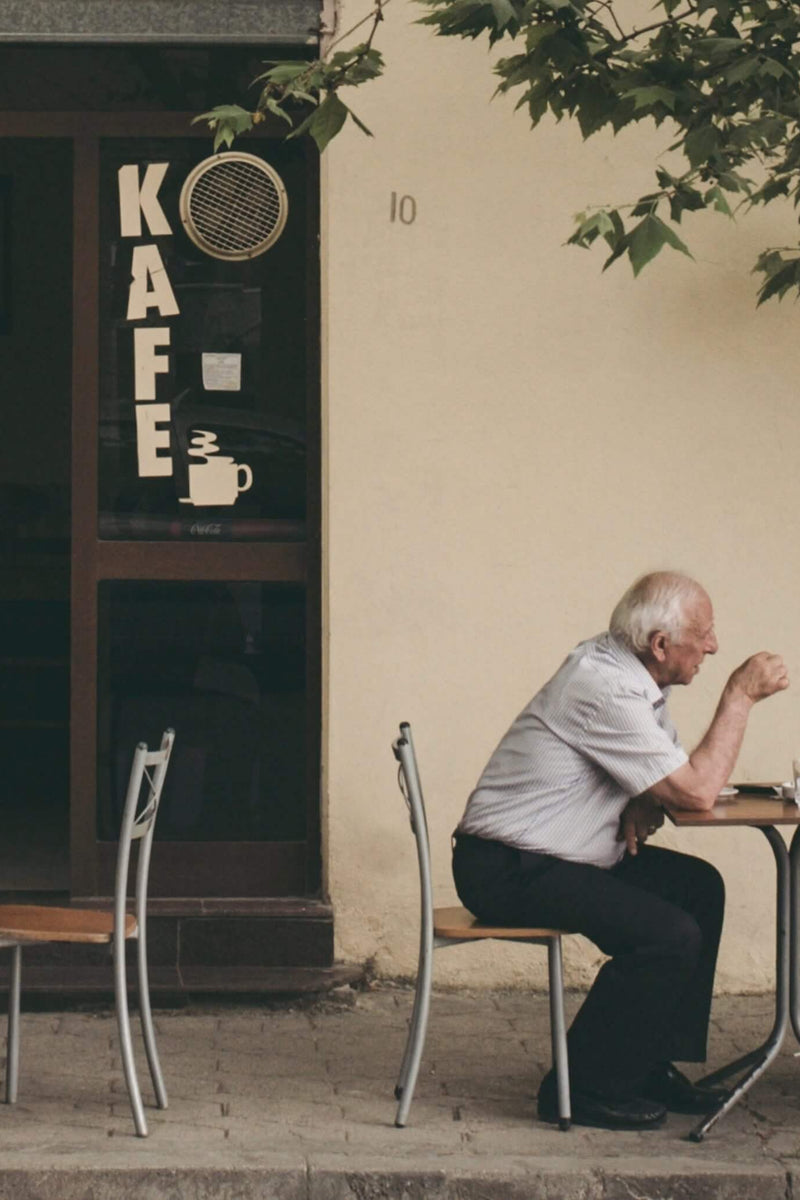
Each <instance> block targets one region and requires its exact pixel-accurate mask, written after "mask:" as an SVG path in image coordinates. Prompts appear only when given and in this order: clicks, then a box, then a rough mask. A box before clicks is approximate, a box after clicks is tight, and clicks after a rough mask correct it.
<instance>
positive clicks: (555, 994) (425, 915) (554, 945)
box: [392, 721, 571, 1129]
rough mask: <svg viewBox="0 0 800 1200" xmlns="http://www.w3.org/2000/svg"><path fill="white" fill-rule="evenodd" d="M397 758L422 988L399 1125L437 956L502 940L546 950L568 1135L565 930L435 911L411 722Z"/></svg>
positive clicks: (398, 1094)
mask: <svg viewBox="0 0 800 1200" xmlns="http://www.w3.org/2000/svg"><path fill="white" fill-rule="evenodd" d="M392 750H393V752H394V756H395V758H396V759H397V761H398V763H399V767H398V782H399V784H400V790H401V792H402V793H403V796H404V798H405V801H406V805H407V807H408V812H409V816H410V819H411V829H412V831H413V833H414V837H415V838H416V843H417V859H418V862H419V877H420V940H419V962H418V967H417V983H416V989H415V992H414V1006H413V1009H412V1012H411V1021H410V1025H409V1031H408V1039H407V1041H406V1047H405V1051H404V1053H403V1060H402V1063H401V1066H400V1074H399V1076H398V1079H397V1086H396V1087H395V1090H394V1094H395V1099H396V1100H398V1101H399V1103H398V1106H397V1115H396V1117H395V1125H397V1126H400V1127H402V1126H404V1125H405V1124H406V1119H407V1117H408V1111H409V1109H410V1107H411V1101H412V1099H413V1096H414V1088H415V1086H416V1082H417V1074H418V1072H419V1065H420V1061H421V1059H422V1051H423V1048H424V1045H425V1034H426V1031H427V1027H428V1014H429V1010H430V997H431V984H432V975H433V951H434V950H439V949H444V948H445V947H447V946H460V945H463V944H464V943H466V942H479V941H485V940H486V939H487V938H498V939H501V940H503V941H507V942H529V943H532V944H534V945H544V946H547V958H548V976H549V989H550V1040H551V1046H552V1055H553V1063H554V1066H555V1072H556V1084H557V1092H558V1115H559V1121H558V1124H559V1128H560V1129H569V1127H570V1123H571V1112H570V1100H569V1067H568V1061H567V1036H566V1023H565V1020H564V986H563V979H562V967H561V930H558V929H538V928H517V927H513V928H512V927H508V928H507V927H506V926H490V925H482V924H481V922H480V921H477V920H476V919H475V917H474V916H473V915H472V913H470V912H468V911H467V909H466V908H462V907H453V908H436V909H434V907H433V889H432V884H431V857H430V845H429V842H428V824H427V820H426V817H425V801H424V798H423V794H422V786H421V784H420V778H419V770H418V768H417V760H416V755H415V753H414V743H413V740H412V737H411V727H410V725H409V724H408V723H407V722H405V721H404V722H403V723H402V724H401V725H400V737H399V738H397V739H396V741H394V742H393V743H392Z"/></svg>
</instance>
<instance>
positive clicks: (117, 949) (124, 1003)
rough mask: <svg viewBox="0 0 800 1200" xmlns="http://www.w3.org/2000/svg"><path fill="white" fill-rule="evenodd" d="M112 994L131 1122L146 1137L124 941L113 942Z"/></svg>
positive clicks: (137, 1131)
mask: <svg viewBox="0 0 800 1200" xmlns="http://www.w3.org/2000/svg"><path fill="white" fill-rule="evenodd" d="M114 996H115V1000H116V1009H117V1028H118V1030H119V1048H120V1057H121V1058H122V1069H123V1072H124V1074H125V1084H126V1086H127V1088H128V1096H129V1098H130V1102H131V1112H132V1113H133V1123H134V1126H135V1127H136V1136H137V1137H147V1121H146V1120H145V1116H144V1106H143V1105H142V1093H141V1091H140V1090H139V1080H138V1078H137V1075H136V1063H135V1062H134V1058H133V1040H132V1038H131V1018H130V1012H129V1010H128V983H127V978H126V973H125V943H124V941H123V942H122V943H121V944H119V945H118V944H117V943H116V942H115V944H114Z"/></svg>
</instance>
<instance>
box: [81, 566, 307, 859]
mask: <svg viewBox="0 0 800 1200" xmlns="http://www.w3.org/2000/svg"><path fill="white" fill-rule="evenodd" d="M305 607H306V606H305V595H304V589H303V588H302V587H301V586H299V585H291V584H265V583H256V582H247V581H246V582H241V581H236V582H217V581H214V582H192V583H176V582H165V581H152V580H148V581H143V580H136V581H134V580H108V581H104V582H102V583H101V584H100V589H99V680H98V684H99V688H98V717H99V728H98V768H99V770H98V790H99V803H98V816H97V819H98V829H97V836H98V838H99V839H100V840H101V841H102V840H111V839H113V838H115V837H116V831H117V829H118V828H119V822H120V817H121V812H122V805H123V803H124V800H125V785H126V782H127V775H128V771H129V769H130V754H131V747H132V746H133V745H135V744H136V742H138V741H146V742H147V743H148V744H157V743H158V741H159V738H160V737H161V733H162V731H163V730H164V729H165V728H167V727H171V728H173V729H175V731H176V735H177V736H176V740H175V749H174V751H173V755H172V761H171V764H170V771H169V777H168V779H167V783H166V786H165V790H164V795H163V798H162V807H161V811H160V814H159V824H158V830H157V837H158V839H159V840H161V841H190V842H203V841H242V842H243V841H292V840H301V839H302V838H304V837H305V834H306V828H305V822H306V805H305V792H306V787H307V780H306V761H307V744H306V738H307V736H308V735H309V732H310V731H309V730H308V729H307V724H306V721H307V705H306V698H305V660H306V644H305V643H306V634H305V630H306V611H305Z"/></svg>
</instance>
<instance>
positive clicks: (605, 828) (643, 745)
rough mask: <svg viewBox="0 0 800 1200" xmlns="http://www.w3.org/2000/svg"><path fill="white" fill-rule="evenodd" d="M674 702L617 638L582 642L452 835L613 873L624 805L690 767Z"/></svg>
mask: <svg viewBox="0 0 800 1200" xmlns="http://www.w3.org/2000/svg"><path fill="white" fill-rule="evenodd" d="M668 695H669V688H664V689H662V688H660V687H659V686H658V684H657V683H656V682H655V680H654V679H653V677H652V675H651V674H650V672H649V671H648V670H647V668H646V667H645V666H644V664H643V663H642V662H640V660H639V659H638V658H637V657H636V656H635V655H634V654H633V653H632V652H631V651H630V650H629V649H628V648H627V647H626V646H625V645H624V644H623V643H622V642H620V641H619V640H618V639H617V638H615V637H613V636H612V635H611V634H609V633H603V634H600V635H599V636H598V637H595V638H591V639H590V640H589V641H586V642H581V644H580V645H579V646H577V647H576V648H575V650H573V651H572V653H571V654H570V655H569V656H568V657H567V659H566V660H565V661H564V663H563V664H562V665H561V667H560V668H559V669H558V671H557V672H556V674H555V675H554V676H553V678H552V679H551V680H550V681H549V682H548V683H546V684H545V686H544V687H543V688H542V690H541V691H540V692H538V693H537V694H536V695H535V696H534V698H533V700H531V702H530V704H528V705H527V706H526V707H525V708H524V709H523V710H522V712H521V713H520V714H519V716H518V717H517V718H516V720H515V721H514V723H513V724H512V726H511V728H510V729H509V730H508V732H507V733H506V735H505V736H504V737H503V739H502V740H501V742H500V744H499V746H498V747H497V749H496V750H495V752H494V754H493V755H492V757H491V759H490V760H489V763H488V764H487V766H486V769H485V770H484V772H483V774H482V775H481V777H480V779H479V781H478V785H477V787H476V788H475V790H474V791H473V792H472V794H471V795H470V797H469V800H468V802H467V807H466V811H465V813H464V816H463V817H462V819H461V822H460V823H459V826H458V829H457V831H456V832H457V833H470V834H475V835H477V836H478V837H485V838H490V839H492V840H495V841H500V842H505V843H506V844H507V845H509V846H515V847H517V848H518V849H520V850H534V851H538V852H540V853H544V854H553V855H555V856H557V857H558V858H564V859H569V860H570V861H573V862H585V863H593V864H594V865H596V866H598V867H612V866H614V865H615V863H617V862H618V861H619V860H620V858H621V857H622V855H623V854H624V852H625V846H624V843H623V842H620V841H618V840H617V832H618V829H619V818H620V816H621V814H622V810H623V809H624V808H625V805H626V804H627V803H628V801H629V800H630V798H631V797H632V796H638V795H639V794H640V793H641V792H645V791H647V789H648V788H650V787H652V786H653V784H655V783H657V782H658V781H659V780H660V779H663V778H664V777H665V776H666V775H670V774H671V773H672V772H673V771H675V770H677V769H678V767H680V766H682V765H683V764H684V763H685V762H686V761H687V757H688V756H687V754H686V752H685V750H684V749H683V748H682V746H681V745H680V743H679V741H678V735H677V733H676V731H675V727H674V726H673V724H672V721H671V720H670V717H669V714H668V712H667V698H668Z"/></svg>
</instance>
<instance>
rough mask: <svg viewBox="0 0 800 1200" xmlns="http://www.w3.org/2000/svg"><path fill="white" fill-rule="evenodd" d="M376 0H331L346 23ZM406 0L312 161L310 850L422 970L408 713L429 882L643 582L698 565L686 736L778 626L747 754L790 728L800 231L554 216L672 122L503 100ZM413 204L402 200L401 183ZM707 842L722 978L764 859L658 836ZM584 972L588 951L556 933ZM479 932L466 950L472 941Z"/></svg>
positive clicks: (461, 964) (462, 973)
mask: <svg viewBox="0 0 800 1200" xmlns="http://www.w3.org/2000/svg"><path fill="white" fill-rule="evenodd" d="M366 10H367V5H366V4H365V5H363V6H362V5H360V3H359V2H358V0H348V3H347V4H346V6H345V9H344V11H343V13H342V14H341V25H340V27H341V28H347V27H348V26H349V25H350V24H352V23H354V21H355V20H357V19H358V18H359V17H360V16H361V15H363V13H364V12H365V11H366ZM420 11H421V9H420V8H419V6H417V5H414V4H411V3H408V2H407V0H393V3H392V4H390V5H389V7H388V8H387V10H386V22H385V25H384V26H383V28H382V29H381V30H380V32H379V35H378V44H379V45H380V48H381V49H382V51H383V53H384V55H385V57H386V59H387V61H388V70H387V75H386V77H385V79H384V80H381V81H379V82H378V83H376V84H374V85H372V86H370V87H369V88H365V89H363V94H359V93H358V92H354V93H352V95H351V96H350V99H352V102H353V103H354V105H355V106H356V108H357V111H358V113H359V115H360V116H361V117H362V119H363V120H364V121H366V123H367V124H368V125H369V126H370V127H371V128H372V129H373V131H374V133H375V138H374V139H368V138H365V137H364V136H363V135H362V134H360V133H359V132H358V131H357V130H356V129H355V127H350V128H348V129H347V130H345V132H344V133H343V134H342V135H341V137H340V138H339V139H338V140H337V141H336V142H335V143H334V144H333V145H332V147H331V148H330V150H329V151H328V152H327V154H326V156H325V163H324V181H323V188H324V206H325V221H326V231H325V238H324V246H323V255H324V262H325V276H326V284H325V287H326V296H325V305H324V307H325V311H326V315H327V329H326V349H325V373H326V400H325V413H324V424H325V431H326V434H325V437H326V481H325V494H326V509H327V528H326V562H327V580H326V587H327V599H326V604H327V613H326V623H327V638H328V659H327V690H326V705H327V727H326V744H325V786H326V810H325V830H326V846H325V857H326V862H327V872H328V886H329V889H330V893H331V896H332V899H333V902H334V905H335V912H336V923H337V939H338V945H337V953H338V955H339V956H340V957H342V958H345V959H348V960H363V959H366V958H374V960H375V964H376V968H377V970H378V971H379V972H380V973H382V974H387V975H397V974H408V973H409V972H410V971H411V970H412V968H413V962H414V956H415V952H416V939H417V908H416V905H417V899H416V874H415V871H416V868H415V860H414V851H413V843H412V839H411V835H410V833H409V830H408V825H407V822H406V819H405V815H404V810H403V808H402V802H401V800H400V797H399V793H398V792H397V789H396V786H395V782H394V769H393V763H392V761H391V757H390V750H389V743H390V740H391V738H392V737H393V736H394V734H395V731H396V725H397V722H398V721H400V720H401V719H406V720H409V721H411V722H412V724H413V726H414V729H415V736H416V742H417V748H418V752H419V756H420V760H421V769H422V772H423V782H424V784H425V786H426V794H427V801H428V808H429V820H430V825H431V835H432V841H433V853H434V860H435V895H436V901H437V902H438V903H443V902H446V901H447V900H449V899H450V898H451V897H453V895H454V893H453V891H452V885H451V881H450V871H449V834H450V832H451V830H452V828H453V826H454V825H455V823H456V821H457V820H458V818H459V816H460V814H461V811H462V808H463V805H464V801H465V799H466V796H467V793H468V791H469V789H470V788H471V787H472V785H473V784H474V782H475V780H476V777H477V775H478V773H479V771H480V769H481V768H482V766H483V764H484V762H485V760H486V758H487V757H488V754H489V753H490V751H491V750H492V749H493V747H494V745H495V743H496V741H497V740H498V738H499V737H500V735H501V734H502V733H503V732H504V730H505V728H506V727H507V726H508V724H509V723H510V721H511V719H512V718H513V717H514V715H515V714H516V713H517V711H518V710H519V709H520V708H521V707H522V705H523V704H524V703H526V701H527V700H528V699H529V697H530V696H531V695H532V694H533V692H534V691H535V690H536V689H537V688H538V687H539V686H540V685H541V684H542V683H543V682H544V680H545V679H546V678H547V677H548V675H549V674H550V673H551V672H552V671H553V670H554V668H555V667H556V666H557V665H558V663H559V662H560V661H561V659H562V658H563V656H564V654H565V653H566V651H567V650H568V649H569V648H570V647H571V646H572V645H573V644H574V643H575V642H577V641H578V640H580V639H581V638H582V637H585V636H589V635H591V634H594V633H596V632H598V631H600V630H601V629H603V628H605V627H606V623H607V619H608V614H609V612H610V610H611V607H612V606H613V603H614V602H615V600H616V599H617V597H618V595H619V594H620V593H621V592H622V591H623V590H624V588H625V587H626V586H627V585H628V583H629V582H631V580H632V579H633V578H634V577H635V576H636V575H637V574H639V573H641V572H643V571H645V570H647V569H650V568H653V567H659V566H675V567H678V568H682V569H684V570H686V571H689V572H690V573H693V574H695V575H697V576H698V577H699V578H700V579H701V580H702V581H703V582H704V584H705V585H706V586H707V587H708V589H709V591H710V592H711V594H712V598H713V599H714V601H715V605H716V609H717V625H718V634H719V640H720V653H719V655H718V656H717V658H716V660H709V662H708V663H707V664H706V666H705V667H704V669H703V672H702V674H701V676H700V678H699V679H698V680H697V681H696V682H695V683H694V684H693V685H692V687H691V689H681V690H680V694H676V695H675V697H674V700H673V704H672V711H673V716H674V718H675V719H676V723H677V724H678V727H679V729H680V731H681V733H682V736H683V739H684V741H685V742H686V743H687V744H690V743H693V742H694V741H695V740H696V739H697V738H698V737H699V735H700V734H701V733H702V731H703V728H704V726H705V724H706V722H707V721H708V720H709V719H710V716H711V713H712V710H713V707H714V705H715V702H716V698H717V696H718V693H719V690H720V688H721V686H722V684H723V682H724V680H725V678H726V677H727V674H728V673H729V672H730V670H731V669H732V668H733V667H734V666H735V665H736V664H737V663H738V662H739V661H740V660H741V659H743V658H744V657H745V656H746V655H747V654H749V653H751V652H753V651H755V650H758V649H763V648H769V649H775V650H778V651H780V652H782V653H783V654H784V656H785V657H786V659H787V662H788V664H789V669H790V672H793V673H794V675H795V677H796V683H795V687H794V689H793V690H790V691H789V692H787V693H784V694H783V695H782V696H779V697H777V698H775V699H773V700H771V701H767V702H766V703H764V704H762V705H760V706H758V707H757V708H756V710H755V711H754V713H753V716H752V718H751V722H750V729H749V732H748V735H747V739H746V743H745V747H744V749H743V752H742V755H741V758H740V761H739V765H738V768H737V775H738V777H740V778H750V779H757V778H764V777H766V778H786V776H787V775H788V774H789V772H790V770H791V759H792V756H793V753H794V752H795V751H800V623H798V620H797V615H796V609H797V601H796V595H797V590H798V584H800V546H798V543H797V538H796V534H795V527H796V514H797V511H798V501H800V469H798V457H797V453H796V450H797V447H798V445H799V444H800V421H799V420H798V397H797V387H796V377H797V359H798V350H797V346H798V320H800V317H798V309H797V307H796V306H795V305H793V304H792V303H791V301H789V302H784V304H783V305H778V304H777V303H774V302H771V303H770V304H768V305H767V306H765V307H762V308H761V309H758V310H756V307H755V283H756V281H755V277H753V276H751V275H750V274H749V272H750V268H751V267H752V265H753V262H754V260H755V257H756V254H757V253H758V251H759V250H760V249H762V248H764V247H765V246H766V245H768V244H784V243H785V242H786V241H787V239H789V240H790V241H791V240H792V239H795V240H796V221H795V218H794V215H793V213H792V211H791V209H790V207H789V206H788V205H786V206H785V207H783V208H781V207H780V206H774V211H769V210H768V211H767V213H766V214H756V215H754V216H749V217H746V218H743V219H742V220H741V221H740V222H739V224H738V225H733V224H732V223H729V222H727V221H726V220H725V219H724V218H723V217H717V216H707V215H706V214H701V215H700V216H699V217H696V218H695V219H692V217H691V216H689V217H687V218H686V221H685V226H684V231H685V234H686V236H687V237H688V238H689V240H690V242H691V245H692V247H693V249H694V251H695V253H696V257H697V260H698V261H697V262H696V263H692V262H690V261H689V260H688V259H686V258H684V257H683V256H682V255H678V254H675V253H673V252H672V251H669V250H667V251H664V252H663V253H662V255H661V256H660V258H659V259H658V260H657V261H656V262H655V263H654V264H652V265H651V266H650V267H649V268H648V269H647V270H646V271H645V273H644V275H643V276H642V277H641V278H640V279H639V280H636V281H634V279H633V277H632V273H631V271H630V267H629V266H628V264H627V263H624V264H617V265H616V266H615V267H614V268H613V269H611V270H610V271H609V272H607V273H606V274H605V275H602V274H601V270H600V268H601V264H602V254H601V252H600V251H599V250H598V251H597V252H596V253H588V252H585V251H580V250H578V249H576V248H574V247H566V246H564V245H563V244H562V243H563V242H564V241H565V240H566V238H567V237H568V236H569V233H570V232H571V228H572V222H571V218H572V215H573V214H574V213H575V212H576V211H578V210H580V209H582V208H583V207H585V206H586V205H587V204H589V203H592V202H604V201H610V202H621V201H624V200H625V199H627V198H631V197H635V196H636V195H638V194H640V193H641V192H643V191H645V190H648V189H649V187H650V185H651V180H652V171H651V169H650V166H649V163H650V159H651V157H653V156H654V155H655V154H657V153H659V152H660V151H661V150H662V149H663V148H664V147H665V146H666V145H667V144H668V143H669V140H670V138H669V132H668V131H666V130H664V129H662V130H661V131H655V130H654V129H652V128H651V127H644V126H642V127H641V128H639V129H637V130H634V131H632V132H629V133H627V134H625V135H620V136H619V137H618V138H617V139H612V138H610V137H597V138H595V139H593V140H592V141H590V142H588V143H587V144H586V145H583V144H582V143H581V141H580V137H579V134H578V131H577V129H576V128H572V127H570V126H569V125H568V124H566V123H565V124H564V125H562V126H556V125H555V124H553V123H547V124H545V125H544V126H543V127H540V128H539V130H537V131H536V132H535V133H532V132H531V131H530V129H529V126H528V121H527V118H526V116H525V115H524V114H523V113H521V112H520V113H517V114H516V115H515V114H514V113H513V102H511V101H510V100H509V99H508V98H505V99H504V98H497V99H495V100H494V101H491V102H490V97H491V95H492V91H493V87H494V84H493V79H492V76H491V73H490V62H489V58H488V56H487V53H486V50H485V48H484V47H483V46H481V45H475V44H472V43H461V42H456V41H454V40H446V39H436V38H435V37H434V36H433V34H432V33H431V32H430V31H429V30H427V29H425V28H424V27H419V26H416V25H414V24H413V23H412V22H413V20H414V18H415V17H417V16H418V15H419V13H420ZM392 192H396V193H397V194H398V195H403V194H409V195H413V196H414V197H415V199H416V202H417V218H416V221H415V222H414V223H413V224H411V225H404V224H401V223H399V222H395V223H392V222H390V219H389V218H390V196H391V193H392ZM659 840H660V841H661V842H662V843H664V844H669V845H674V846H678V847H680V848H681V849H685V850H689V851H694V852H697V853H700V854H703V855H706V856H708V857H709V858H711V859H713V861H714V862H715V863H716V864H717V865H718V866H719V867H720V868H721V870H722V871H723V873H724V875H725V878H726V881H727V883H728V888H729V897H730V899H729V911H728V918H727V926H726V933H725V936H724V942H723V947H722V957H721V964H720V969H719V974H718V984H719V986H720V988H721V989H723V990H733V991H736V990H750V989H760V988H762V987H763V986H765V985H766V984H767V982H768V980H769V979H770V974H771V970H772V954H773V936H772V930H773V928H774V927H773V915H772V914H773V904H774V895H773V893H774V870H773V866H772V855H771V851H770V849H769V846H768V845H767V842H766V840H765V839H764V838H763V837H762V836H761V835H760V834H758V833H757V832H755V831H748V830H744V831H738V832H727V833H718V834H700V833H698V834H695V835H691V834H689V833H686V832H681V833H680V834H676V833H675V832H674V831H665V832H663V833H662V834H660V835H659ZM567 954H568V968H569V971H570V977H571V979H572V980H573V981H576V980H581V979H584V978H586V977H587V972H588V971H589V970H590V968H591V966H592V964H593V963H594V962H595V961H596V957H597V955H596V953H595V952H594V951H593V949H592V948H591V947H590V946H588V944H587V943H580V942H579V941H578V940H574V939H573V940H571V941H570V945H569V947H568V951H567ZM542 958H543V956H542V955H537V954H536V953H533V954H531V953H530V951H526V950H525V949H524V948H519V947H505V948H502V947H501V948H498V947H492V946H487V947H482V948H481V949H480V950H472V951H466V950H461V949H457V950H454V951H452V952H451V953H450V954H449V955H447V956H445V957H444V958H443V959H442V960H441V961H440V963H439V966H438V972H439V974H438V978H439V979H441V980H447V981H450V982H458V981H461V980H463V981H465V982H466V981H469V982H470V983H471V984H474V983H476V982H483V983H486V984H501V983H503V984H505V983H527V982H529V981H530V980H531V979H532V978H533V979H540V978H542V976H541V969H542V962H541V959H542ZM476 960H477V961H476Z"/></svg>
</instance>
